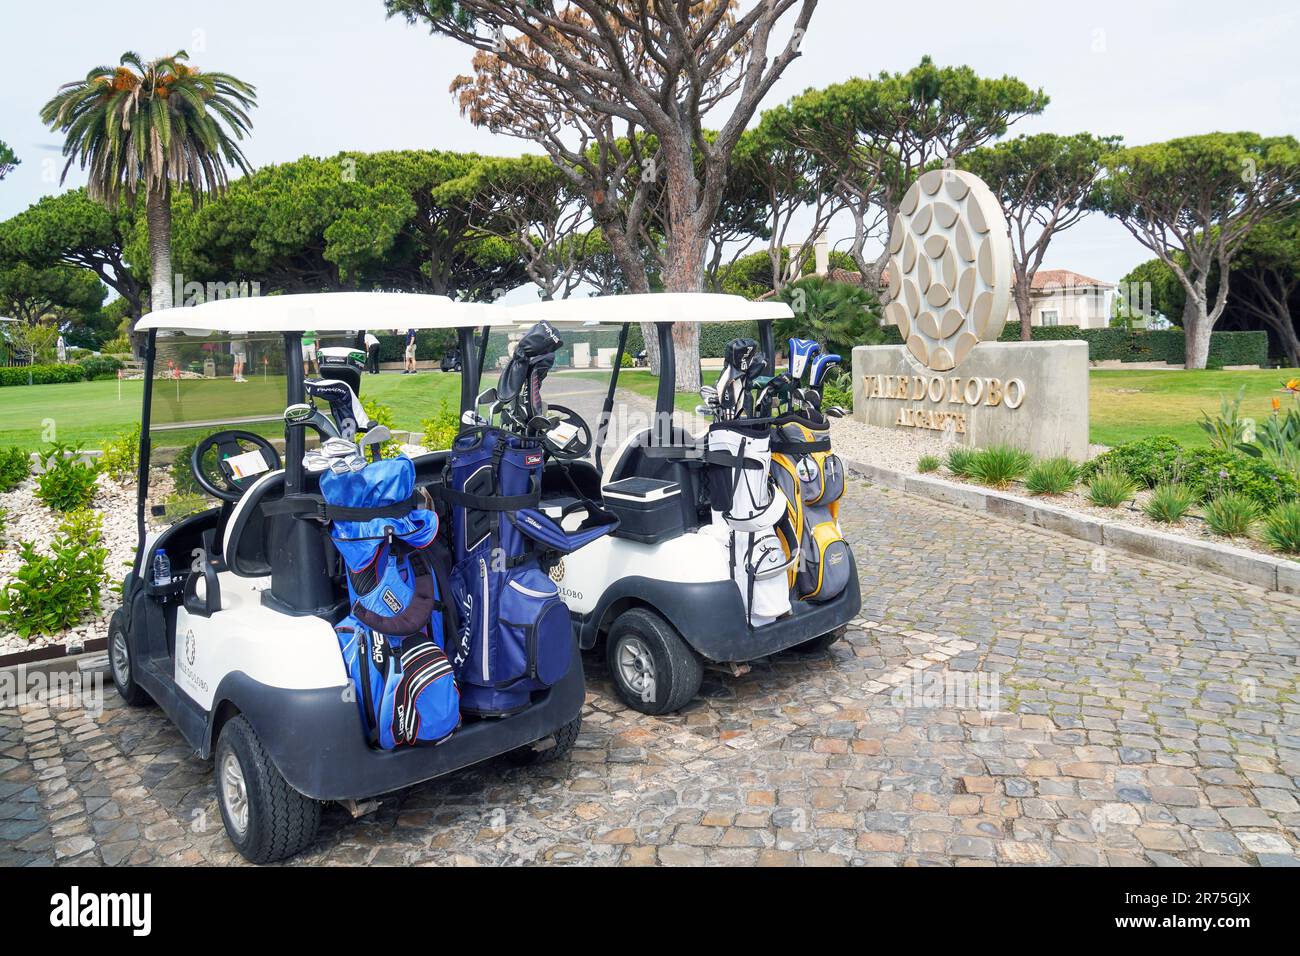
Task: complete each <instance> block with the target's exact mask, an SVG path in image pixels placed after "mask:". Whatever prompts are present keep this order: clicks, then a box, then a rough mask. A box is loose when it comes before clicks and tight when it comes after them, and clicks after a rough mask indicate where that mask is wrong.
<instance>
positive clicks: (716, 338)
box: [627, 322, 758, 359]
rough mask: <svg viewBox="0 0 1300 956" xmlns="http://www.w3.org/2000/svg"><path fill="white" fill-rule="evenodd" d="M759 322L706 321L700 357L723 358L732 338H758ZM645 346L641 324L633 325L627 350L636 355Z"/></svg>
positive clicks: (629, 331) (702, 327) (701, 332)
mask: <svg viewBox="0 0 1300 956" xmlns="http://www.w3.org/2000/svg"><path fill="white" fill-rule="evenodd" d="M757 338H758V323H757V322H704V323H702V324H701V325H700V358H710V359H716V358H722V355H723V353H724V352H725V351H726V348H727V343H728V342H730V341H731V340H732V339H757ZM643 348H645V339H644V338H643V337H642V335H641V326H640V325H633V326H632V328H631V329H630V330H628V333H627V351H628V354H629V355H636V353H637V352H640V351H641V350H642V349H643Z"/></svg>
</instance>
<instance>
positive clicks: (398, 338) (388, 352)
mask: <svg viewBox="0 0 1300 956" xmlns="http://www.w3.org/2000/svg"><path fill="white" fill-rule="evenodd" d="M495 337H496V335H495V333H494V335H493V338H495ZM375 338H377V339H379V361H381V362H401V361H403V360H405V358H406V333H405V332H403V333H402V334H401V335H380V334H379V333H378V332H376V333H375ZM455 345H456V333H455V332H454V331H453V330H451V329H420V330H419V331H417V332H416V333H415V357H416V358H417V359H419V360H420V361H422V362H423V361H436V360H437V359H440V358H442V353H443V352H446V351H447V349H449V348H453V347H454V346H455Z"/></svg>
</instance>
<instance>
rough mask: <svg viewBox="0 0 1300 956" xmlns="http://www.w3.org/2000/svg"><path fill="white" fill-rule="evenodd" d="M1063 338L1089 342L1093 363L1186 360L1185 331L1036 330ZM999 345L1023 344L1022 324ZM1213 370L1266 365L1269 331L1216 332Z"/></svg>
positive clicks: (1039, 335)
mask: <svg viewBox="0 0 1300 956" xmlns="http://www.w3.org/2000/svg"><path fill="white" fill-rule="evenodd" d="M1062 339H1073V340H1075V341H1078V340H1082V341H1084V342H1087V343H1088V358H1089V359H1090V360H1091V361H1093V362H1113V361H1120V362H1170V363H1172V364H1174V365H1181V364H1182V362H1183V360H1184V359H1185V357H1186V351H1185V346H1184V335H1183V330H1182V329H1160V330H1157V331H1133V332H1131V331H1129V330H1127V329H1112V328H1105V329H1081V328H1078V327H1077V326H1073V325H1043V326H1035V327H1034V329H1033V341H1035V342H1052V341H1060V340H1062ZM998 341H999V342H1018V341H1020V323H1019V322H1008V323H1007V324H1006V327H1005V328H1003V330H1002V334H1001V335H1000V336H999V337H998ZM1206 364H1207V365H1208V366H1209V367H1210V368H1222V367H1223V366H1225V365H1267V364H1268V333H1267V332H1213V333H1211V334H1210V356H1209V360H1208V361H1207V363H1206Z"/></svg>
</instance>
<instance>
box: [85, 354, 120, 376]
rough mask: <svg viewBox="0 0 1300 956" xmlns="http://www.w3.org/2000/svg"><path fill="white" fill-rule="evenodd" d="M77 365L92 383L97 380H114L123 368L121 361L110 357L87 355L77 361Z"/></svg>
mask: <svg viewBox="0 0 1300 956" xmlns="http://www.w3.org/2000/svg"><path fill="white" fill-rule="evenodd" d="M77 364H78V365H80V366H81V371H82V372H83V373H84V374H85V376H86V378H87V379H91V380H92V381H93V380H94V379H97V378H115V377H116V376H117V373H118V372H120V371H122V368H123V365H122V362H121V360H120V359H116V358H114V357H113V356H111V355H88V356H86V357H85V358H84V359H79V360H78V361H77Z"/></svg>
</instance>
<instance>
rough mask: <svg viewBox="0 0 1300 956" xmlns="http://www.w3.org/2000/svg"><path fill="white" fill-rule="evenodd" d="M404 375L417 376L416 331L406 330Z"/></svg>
mask: <svg viewBox="0 0 1300 956" xmlns="http://www.w3.org/2000/svg"><path fill="white" fill-rule="evenodd" d="M402 374H403V375H414V374H415V329H407V330H406V371H404V372H403V373H402Z"/></svg>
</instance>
